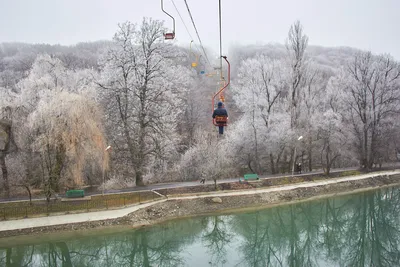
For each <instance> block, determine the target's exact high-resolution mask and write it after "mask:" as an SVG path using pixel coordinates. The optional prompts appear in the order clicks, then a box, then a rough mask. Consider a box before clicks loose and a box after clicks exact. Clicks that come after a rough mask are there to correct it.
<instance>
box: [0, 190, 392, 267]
mask: <svg viewBox="0 0 400 267" xmlns="http://www.w3.org/2000/svg"><path fill="white" fill-rule="evenodd" d="M399 216H400V190H399V189H397V188H395V189H392V188H389V189H384V190H379V191H374V192H369V193H361V194H357V195H352V196H346V197H340V198H331V199H325V200H321V201H314V202H305V203H299V204H296V205H289V206H282V207H279V208H272V209H267V210H262V211H256V212H251V213H244V214H236V215H230V216H209V217H201V218H193V219H185V220H181V221H174V222H169V223H166V224H163V225H159V226H155V227H152V228H148V229H140V230H132V231H129V232H124V233H118V234H113V235H104V236H96V237H87V238H81V239H79V240H76V239H75V240H65V241H63V242H47V243H46V242H42V243H40V242H38V243H37V244H34V245H26V246H15V247H7V246H4V245H3V246H1V247H2V248H1V249H0V266H7V267H9V266H65V267H67V266H398V265H399V262H400V252H399V240H400V233H399V232H400V217H399ZM0 242H1V240H0Z"/></svg>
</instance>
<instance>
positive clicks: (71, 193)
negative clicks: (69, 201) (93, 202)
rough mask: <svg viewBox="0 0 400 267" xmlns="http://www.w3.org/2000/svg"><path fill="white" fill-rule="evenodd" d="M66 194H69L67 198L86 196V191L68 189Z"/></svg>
mask: <svg viewBox="0 0 400 267" xmlns="http://www.w3.org/2000/svg"><path fill="white" fill-rule="evenodd" d="M66 195H67V198H74V197H84V196H85V191H83V190H68V191H67V193H66Z"/></svg>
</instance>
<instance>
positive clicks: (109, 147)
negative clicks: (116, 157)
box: [101, 146, 111, 196]
mask: <svg viewBox="0 0 400 267" xmlns="http://www.w3.org/2000/svg"><path fill="white" fill-rule="evenodd" d="M110 149H111V146H108V147H106V149H104V152H103V160H102V165H103V188H102V192H101V194H102V195H103V196H104V187H105V168H106V167H105V163H104V159H105V157H104V156H105V154H106V152H107V151H108V150H110Z"/></svg>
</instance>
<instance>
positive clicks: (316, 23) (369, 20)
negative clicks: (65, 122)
mask: <svg viewBox="0 0 400 267" xmlns="http://www.w3.org/2000/svg"><path fill="white" fill-rule="evenodd" d="M174 1H175V4H176V5H177V7H178V9H179V11H180V12H181V14H182V16H183V19H184V21H185V23H186V25H187V26H188V28H189V30H190V31H191V34H192V36H193V37H194V38H196V35H195V32H194V30H193V26H192V24H191V22H190V19H189V16H188V12H187V9H186V6H185V3H184V0H174ZM164 2H165V9H166V10H168V11H170V13H171V14H172V15H174V16H175V17H176V25H177V27H176V28H177V29H176V35H177V42H178V43H180V44H186V45H188V44H189V42H190V37H189V36H188V34H187V33H186V30H185V28H184V26H183V25H182V22H181V20H180V18H179V17H178V15H177V13H176V11H175V9H174V7H173V5H172V2H171V0H164ZM187 2H188V4H189V7H190V9H191V11H192V15H193V17H194V20H195V23H196V26H197V28H198V31H199V33H200V37H201V39H202V42H203V44H204V45H205V46H207V47H209V48H211V49H213V50H214V51H215V52H217V51H218V49H219V48H218V42H219V35H218V0H187ZM143 17H153V18H155V19H162V20H165V21H166V26H168V27H171V26H172V23H171V21H170V20H169V19H168V17H167V16H166V15H164V14H163V13H162V12H161V9H160V0H0V42H10V41H18V42H28V43H50V44H57V43H59V44H66V45H69V44H75V43H77V42H82V41H95V40H100V39H102V40H104V39H111V38H112V36H113V34H114V32H115V31H116V29H117V23H120V22H124V21H126V20H129V21H132V22H140V21H141V20H142V18H143ZM297 19H299V20H300V21H301V23H302V24H303V26H304V31H305V33H306V34H307V35H308V36H309V43H310V44H312V45H322V46H351V47H355V48H361V49H367V50H371V51H372V52H374V53H390V54H392V55H393V56H394V57H395V58H396V59H400V29H399V28H398V27H399V26H400V0H222V20H223V21H222V23H223V44H224V45H223V47H224V51H225V52H227V49H228V48H229V46H230V45H233V44H262V43H269V42H273V43H276V42H278V43H284V41H285V38H286V35H287V32H288V29H289V27H290V25H291V24H292V23H293V22H294V21H295V20H297ZM196 41H197V39H196ZM224 54H226V53H224Z"/></svg>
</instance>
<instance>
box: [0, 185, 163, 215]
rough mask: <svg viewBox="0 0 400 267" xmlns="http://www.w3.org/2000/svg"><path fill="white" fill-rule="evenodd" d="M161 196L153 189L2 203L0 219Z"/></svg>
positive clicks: (101, 207)
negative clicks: (14, 203) (65, 199)
mask: <svg viewBox="0 0 400 267" xmlns="http://www.w3.org/2000/svg"><path fill="white" fill-rule="evenodd" d="M161 198H162V196H160V195H158V194H156V193H154V192H153V191H140V192H131V193H123V194H112V195H104V196H102V195H95V196H91V198H90V199H79V198H76V199H74V198H71V199H68V201H61V200H56V201H54V200H52V201H50V202H46V201H33V202H32V204H29V202H28V201H26V202H25V201H24V202H21V203H20V204H18V205H9V206H8V205H7V206H6V205H3V206H2V207H1V208H0V220H8V219H20V218H31V217H40V216H46V215H47V216H49V215H51V214H53V215H54V214H69V213H79V212H88V211H98V210H106V209H111V208H118V207H125V206H128V205H132V204H139V203H142V202H147V201H153V200H157V199H161Z"/></svg>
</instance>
